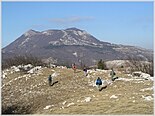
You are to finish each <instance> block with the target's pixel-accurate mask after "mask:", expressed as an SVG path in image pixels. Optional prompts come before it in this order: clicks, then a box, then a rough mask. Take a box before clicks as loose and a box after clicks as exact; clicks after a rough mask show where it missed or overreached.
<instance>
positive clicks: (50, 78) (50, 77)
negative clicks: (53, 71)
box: [48, 75, 52, 86]
mask: <svg viewBox="0 0 155 116" xmlns="http://www.w3.org/2000/svg"><path fill="white" fill-rule="evenodd" d="M48 82H49V86H51V83H52V76H51V75H49V77H48Z"/></svg>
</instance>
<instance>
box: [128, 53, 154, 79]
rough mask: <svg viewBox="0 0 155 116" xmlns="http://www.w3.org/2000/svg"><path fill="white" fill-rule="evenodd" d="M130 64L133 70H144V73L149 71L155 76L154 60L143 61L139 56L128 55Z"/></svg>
mask: <svg viewBox="0 0 155 116" xmlns="http://www.w3.org/2000/svg"><path fill="white" fill-rule="evenodd" d="M128 61H129V62H128V65H129V66H130V68H131V72H133V71H142V72H144V73H148V74H150V75H151V76H153V75H154V74H153V69H154V66H153V60H151V61H143V60H142V59H139V58H137V57H131V56H128Z"/></svg>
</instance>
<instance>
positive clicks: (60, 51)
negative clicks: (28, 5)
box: [2, 28, 153, 65]
mask: <svg viewBox="0 0 155 116" xmlns="http://www.w3.org/2000/svg"><path fill="white" fill-rule="evenodd" d="M25 54H32V55H34V56H37V57H39V58H41V59H44V60H45V61H46V60H47V59H48V60H52V61H55V63H59V64H71V63H73V62H75V63H77V64H80V63H83V64H87V65H94V64H96V62H97V61H98V60H99V59H103V60H105V61H108V60H123V59H127V58H128V56H132V57H137V58H139V59H141V60H146V61H148V60H152V59H153V51H151V50H147V49H144V48H139V47H135V46H126V45H117V44H111V43H108V42H103V41H100V40H98V39H96V38H95V37H94V36H92V35H91V34H89V33H88V32H86V31H84V30H80V29H77V28H68V29H65V30H46V31H42V32H39V31H35V30H29V31H27V32H26V33H24V34H22V35H21V36H20V37H19V38H17V39H16V40H15V41H14V42H12V43H11V44H9V45H8V46H6V47H5V48H3V49H2V59H3V60H5V59H7V58H11V57H13V56H15V55H25Z"/></svg>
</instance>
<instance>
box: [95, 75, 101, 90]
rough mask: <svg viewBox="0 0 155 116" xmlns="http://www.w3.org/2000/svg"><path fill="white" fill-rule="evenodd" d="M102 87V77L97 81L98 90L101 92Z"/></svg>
mask: <svg viewBox="0 0 155 116" xmlns="http://www.w3.org/2000/svg"><path fill="white" fill-rule="evenodd" d="M101 85H102V80H101V78H100V77H98V78H97V80H96V86H97V88H98V89H99V90H100V86H101Z"/></svg>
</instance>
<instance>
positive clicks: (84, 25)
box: [2, 1, 153, 49]
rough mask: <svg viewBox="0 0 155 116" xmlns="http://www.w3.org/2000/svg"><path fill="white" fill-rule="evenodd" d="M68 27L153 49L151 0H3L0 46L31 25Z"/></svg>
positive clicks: (46, 27) (99, 37)
mask: <svg viewBox="0 0 155 116" xmlns="http://www.w3.org/2000/svg"><path fill="white" fill-rule="evenodd" d="M70 27H76V28H79V29H81V30H85V31H87V32H88V33H90V34H91V35H93V36H94V37H96V38H97V39H99V40H101V41H104V42H110V43H114V44H123V45H133V46H139V47H142V48H147V49H153V2H54V1H53V2H52V1H50V2H2V47H5V46H7V45H9V44H10V43H11V42H13V41H14V40H16V39H17V38H18V37H20V36H21V35H22V34H23V33H25V32H26V31H28V30H30V29H34V30H37V31H44V30H48V29H66V28H70Z"/></svg>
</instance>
